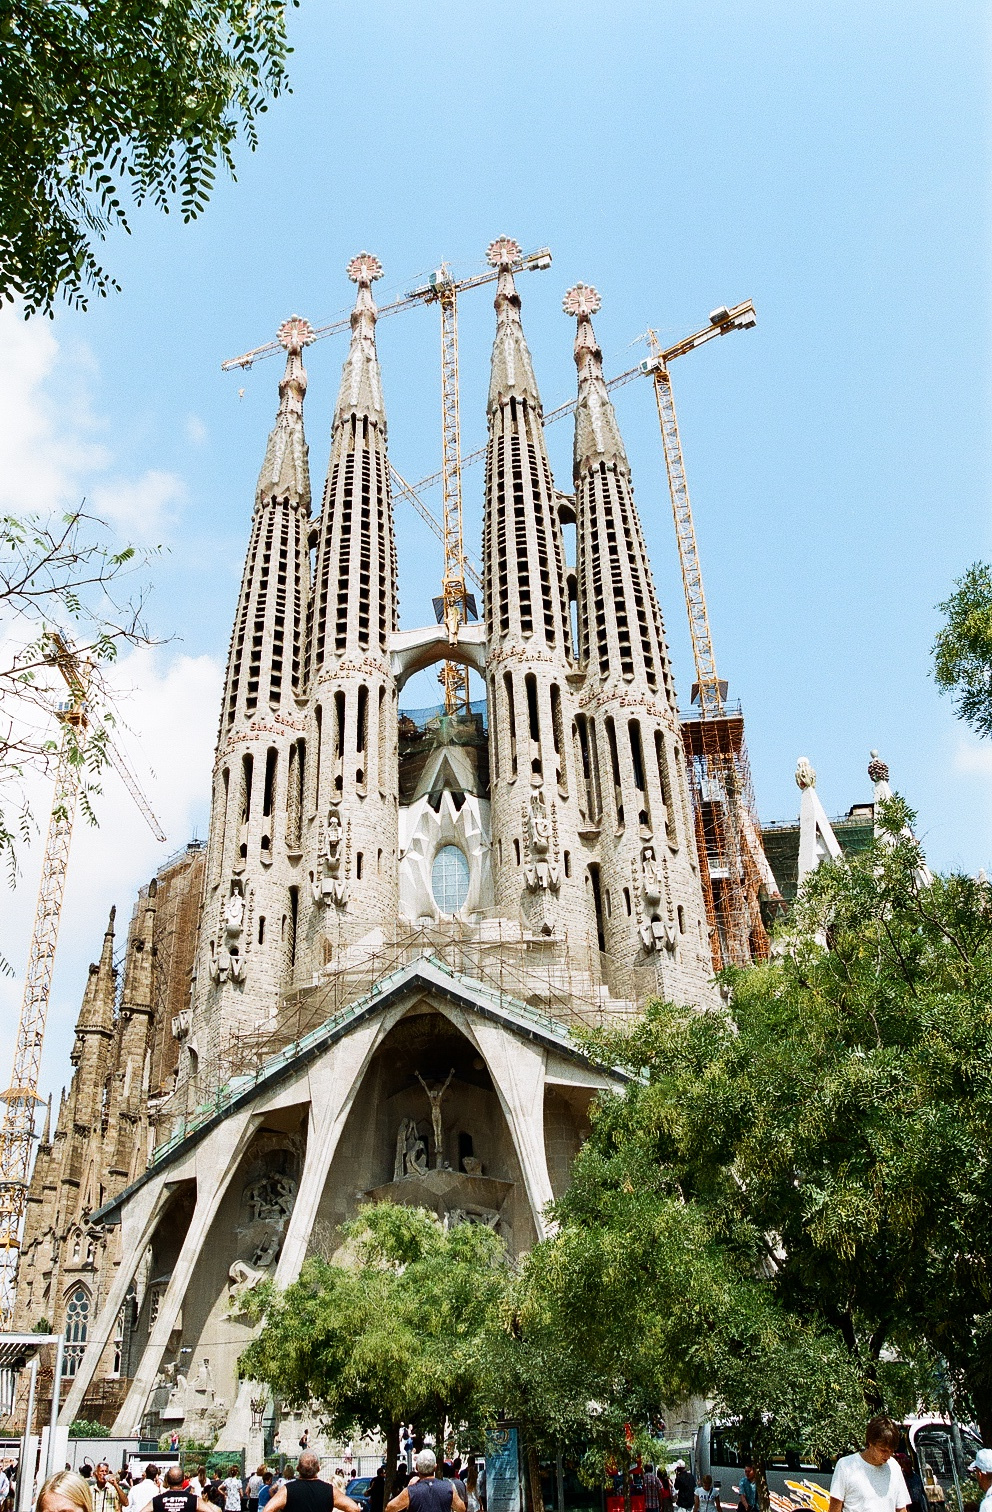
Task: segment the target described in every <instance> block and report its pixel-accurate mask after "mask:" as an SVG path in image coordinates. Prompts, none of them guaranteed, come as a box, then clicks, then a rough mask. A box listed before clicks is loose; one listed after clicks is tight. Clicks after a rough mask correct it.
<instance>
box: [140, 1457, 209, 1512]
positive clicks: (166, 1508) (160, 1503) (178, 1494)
mask: <svg viewBox="0 0 992 1512" xmlns="http://www.w3.org/2000/svg"><path fill="white" fill-rule="evenodd" d="M185 1480H186V1477H185V1475H184V1474H183V1471H182V1469H181V1467H180V1466H179V1465H170V1466H169V1468H168V1470H166V1472H165V1485H164V1487H163V1488H162V1490H161V1491H160V1492H159V1493H158V1495H157V1496H155V1497H153V1498H152V1505H151V1512H211V1507H210V1503H209V1502H208V1501H205V1500H204V1498H203V1497H202V1496H198V1495H197V1493H196V1492H195V1491H193V1490H191V1489H190V1488H189V1486H186V1485H184V1484H183V1483H184V1481H185Z"/></svg>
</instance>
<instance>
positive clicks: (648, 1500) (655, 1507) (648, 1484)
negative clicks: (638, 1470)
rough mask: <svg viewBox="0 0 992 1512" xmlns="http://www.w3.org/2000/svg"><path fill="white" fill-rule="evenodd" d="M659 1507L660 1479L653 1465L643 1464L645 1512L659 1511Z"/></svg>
mask: <svg viewBox="0 0 992 1512" xmlns="http://www.w3.org/2000/svg"><path fill="white" fill-rule="evenodd" d="M660 1507H661V1481H660V1480H659V1479H658V1475H657V1472H656V1470H655V1468H654V1466H653V1465H645V1466H644V1508H645V1512H659V1508H660Z"/></svg>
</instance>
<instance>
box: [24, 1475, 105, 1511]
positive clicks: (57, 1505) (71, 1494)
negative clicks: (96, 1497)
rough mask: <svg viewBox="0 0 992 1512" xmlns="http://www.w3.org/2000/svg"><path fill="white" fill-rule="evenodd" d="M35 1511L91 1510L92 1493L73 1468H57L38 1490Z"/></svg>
mask: <svg viewBox="0 0 992 1512" xmlns="http://www.w3.org/2000/svg"><path fill="white" fill-rule="evenodd" d="M35 1512H93V1493H92V1491H91V1490H90V1488H89V1486H88V1485H87V1484H86V1482H85V1481H84V1480H83V1477H82V1476H81V1475H77V1474H76V1472H75V1470H57V1471H56V1472H55V1474H54V1475H50V1476H49V1477H48V1479H47V1480H46V1482H45V1484H44V1485H43V1486H42V1488H41V1490H40V1491H39V1492H38V1500H37V1503H36V1504H35Z"/></svg>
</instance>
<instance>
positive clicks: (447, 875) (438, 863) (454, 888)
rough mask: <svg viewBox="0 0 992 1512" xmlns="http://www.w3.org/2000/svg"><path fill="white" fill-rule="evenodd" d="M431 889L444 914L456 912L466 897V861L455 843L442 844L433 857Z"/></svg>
mask: <svg viewBox="0 0 992 1512" xmlns="http://www.w3.org/2000/svg"><path fill="white" fill-rule="evenodd" d="M431 890H432V892H433V893H434V902H435V903H436V904H437V906H438V908H439V909H440V910H441V912H442V913H444V914H453V913H457V912H458V910H459V909H460V908H461V906H462V904H463V903H464V902H465V899H466V898H467V897H468V862H467V861H466V859H465V854H464V852H463V851H460V850H459V849H458V846H457V845H442V847H441V849H440V850H439V851H438V853H437V855H436V856H435V857H434V865H433V866H432V867H431Z"/></svg>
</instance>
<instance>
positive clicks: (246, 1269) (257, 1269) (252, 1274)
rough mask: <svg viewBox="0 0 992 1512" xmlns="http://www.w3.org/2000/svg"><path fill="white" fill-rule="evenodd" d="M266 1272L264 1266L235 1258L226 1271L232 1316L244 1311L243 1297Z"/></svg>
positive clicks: (261, 1279)
mask: <svg viewBox="0 0 992 1512" xmlns="http://www.w3.org/2000/svg"><path fill="white" fill-rule="evenodd" d="M267 1274H268V1270H267V1268H266V1267H265V1266H257V1265H248V1264H246V1262H245V1261H244V1260H235V1261H234V1264H233V1265H232V1266H231V1268H230V1270H229V1271H228V1273H227V1296H228V1302H229V1309H228V1310H229V1312H230V1314H231V1316H232V1317H237V1315H238V1314H239V1313H241V1312H243V1311H244V1304H245V1298H246V1297H247V1295H248V1293H249V1292H250V1291H252V1290H253V1289H254V1288H255V1287H256V1286H257V1285H258V1283H259V1282H260V1281H263V1280H264V1279H265V1277H266V1275H267Z"/></svg>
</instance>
